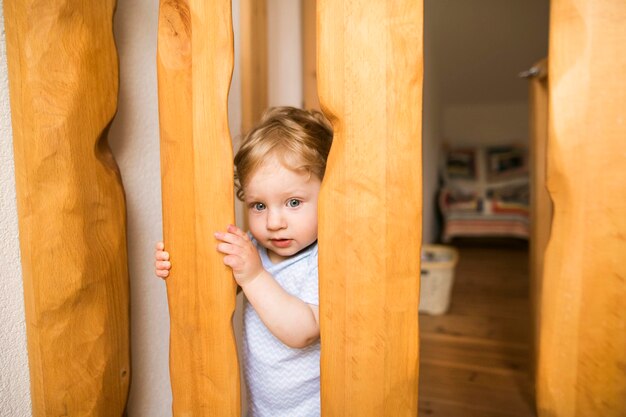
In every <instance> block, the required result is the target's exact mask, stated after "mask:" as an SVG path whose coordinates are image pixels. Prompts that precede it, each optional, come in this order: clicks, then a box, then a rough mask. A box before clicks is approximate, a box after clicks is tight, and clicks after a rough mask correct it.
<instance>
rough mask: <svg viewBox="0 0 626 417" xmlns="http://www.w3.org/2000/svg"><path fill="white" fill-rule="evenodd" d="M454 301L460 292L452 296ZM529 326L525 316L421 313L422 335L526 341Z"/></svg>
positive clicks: (495, 340)
mask: <svg viewBox="0 0 626 417" xmlns="http://www.w3.org/2000/svg"><path fill="white" fill-rule="evenodd" d="M453 297H454V298H455V301H456V299H457V298H459V297H463V294H462V293H457V294H455V295H453ZM529 333H530V326H528V317H515V318H511V317H499V315H494V316H492V317H489V316H478V315H473V314H470V315H460V314H454V313H450V312H449V313H447V314H443V315H441V316H426V315H424V314H422V315H420V334H421V335H442V336H444V335H445V336H449V337H465V338H479V339H481V340H489V341H493V342H494V343H499V342H500V341H503V340H506V341H507V342H509V343H518V344H523V343H528V340H529Z"/></svg>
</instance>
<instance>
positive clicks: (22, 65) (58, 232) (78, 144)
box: [3, 0, 130, 417]
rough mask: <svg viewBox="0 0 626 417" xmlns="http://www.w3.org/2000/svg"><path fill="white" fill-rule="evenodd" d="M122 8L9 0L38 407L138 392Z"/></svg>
mask: <svg viewBox="0 0 626 417" xmlns="http://www.w3.org/2000/svg"><path fill="white" fill-rule="evenodd" d="M114 9H115V1H113V0H103V1H100V2H71V3H69V4H68V2H66V1H57V0H50V1H46V2H44V3H41V2H34V1H23V0H5V1H4V22H5V28H6V39H7V54H8V67H9V88H10V95H11V114H12V123H13V146H14V151H15V171H16V175H15V176H16V180H17V184H16V189H17V203H18V216H19V219H18V220H19V231H20V248H21V260H22V274H23V279H24V298H25V308H26V330H27V337H28V357H29V368H30V382H31V399H32V412H33V415H34V416H36V417H40V416H41V417H42V416H116V417H119V416H121V415H122V414H123V413H124V409H125V407H126V400H127V397H128V386H129V381H130V361H129V291H128V270H127V252H126V209H125V202H124V192H123V189H122V184H121V179H120V175H119V170H118V168H117V165H116V163H115V161H114V160H113V156H112V155H111V152H110V149H109V146H108V143H107V133H108V130H109V125H110V123H111V120H112V119H113V115H114V114H115V111H116V107H117V92H118V69H117V68H118V62H117V52H116V49H115V44H114V42H113V27H112V23H113V12H114ZM3 139H6V138H3ZM4 394H6V395H10V393H4Z"/></svg>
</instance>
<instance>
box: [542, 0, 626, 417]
mask: <svg viewBox="0 0 626 417" xmlns="http://www.w3.org/2000/svg"><path fill="white" fill-rule="evenodd" d="M624 21H626V2H623V1H614V0H600V1H598V0H554V1H553V2H552V9H551V26H550V31H551V32H550V48H549V49H550V62H549V74H548V78H549V82H550V83H549V84H550V85H549V97H550V98H549V100H550V107H549V143H548V190H549V192H550V195H551V197H552V200H553V202H554V220H553V225H552V234H551V237H550V242H549V244H548V249H547V252H546V258H545V268H544V277H543V281H544V282H543V290H542V304H541V332H540V353H539V369H538V377H537V395H538V407H539V415H540V416H546V417H547V416H580V417H582V416H603V417H617V416H621V417H623V416H624V415H625V413H626V411H625V410H626V368H625V365H624V364H626V331H625V329H626V309H625V308H624V300H626V263H625V262H624V261H623V258H624V253H626V238H625V236H626V216H625V215H624V213H626V194H625V193H624V190H626V163H625V161H626V153H625V149H626V142H625V138H626V123H625V122H624V109H626V78H625V77H624V70H625V68H626V42H624V40H625V39H626V25H624Z"/></svg>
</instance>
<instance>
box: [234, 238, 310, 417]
mask: <svg viewBox="0 0 626 417" xmlns="http://www.w3.org/2000/svg"><path fill="white" fill-rule="evenodd" d="M252 242H253V243H254V245H255V246H256V248H257V249H258V251H259V255H260V256H261V261H262V262H263V267H264V268H265V270H266V271H267V272H269V273H270V274H271V275H272V276H273V277H274V279H275V280H276V282H278V284H279V285H280V286H281V287H282V288H283V289H284V290H285V291H287V292H288V293H289V294H291V295H293V296H295V297H298V298H299V299H301V300H302V301H304V302H305V303H308V304H312V305H319V296H318V283H317V277H318V273H317V242H316V243H314V244H313V245H311V246H309V247H307V248H306V249H304V250H302V251H301V252H298V253H297V254H295V255H294V256H292V257H291V258H288V259H285V260H284V261H282V262H280V263H277V264H274V263H272V261H271V260H270V259H269V257H268V255H267V250H266V249H265V248H264V247H262V246H261V245H259V244H258V242H257V241H256V240H255V239H254V238H252ZM243 353H244V372H245V376H246V383H247V386H248V417H319V415H320V342H319V340H318V341H316V342H315V343H313V344H311V345H309V346H307V347H305V348H303V349H294V348H290V347H288V346H286V345H285V344H283V343H282V342H281V341H280V340H278V339H277V338H276V337H275V336H274V335H273V334H272V333H271V332H270V331H269V330H268V329H267V327H265V325H264V324H263V322H262V321H261V318H260V317H259V315H258V314H257V313H256V311H255V310H254V307H253V306H252V305H251V304H250V303H249V302H247V300H246V301H245V309H244V325H243Z"/></svg>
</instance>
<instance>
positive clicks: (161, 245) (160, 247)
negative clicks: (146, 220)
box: [154, 242, 165, 251]
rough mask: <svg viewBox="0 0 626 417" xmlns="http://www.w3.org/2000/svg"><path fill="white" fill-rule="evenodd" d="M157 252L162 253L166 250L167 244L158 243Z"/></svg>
mask: <svg viewBox="0 0 626 417" xmlns="http://www.w3.org/2000/svg"><path fill="white" fill-rule="evenodd" d="M154 249H155V250H156V251H161V250H163V249H165V244H164V243H163V242H157V243H156V246H155V248H154Z"/></svg>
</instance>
